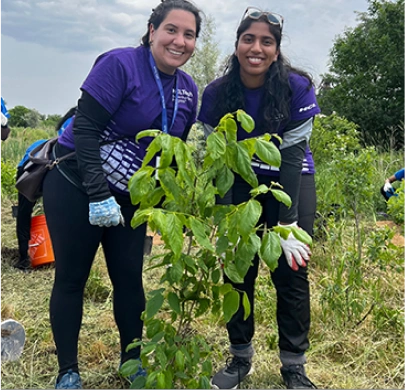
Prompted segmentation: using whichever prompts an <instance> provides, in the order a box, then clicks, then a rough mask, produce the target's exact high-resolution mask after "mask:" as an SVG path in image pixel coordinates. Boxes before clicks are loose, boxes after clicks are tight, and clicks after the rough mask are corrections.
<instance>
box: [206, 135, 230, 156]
mask: <svg viewBox="0 0 405 390" xmlns="http://www.w3.org/2000/svg"><path fill="white" fill-rule="evenodd" d="M225 151H226V141H225V137H224V135H223V134H222V133H217V132H213V133H211V134H210V135H209V136H208V138H207V153H209V154H210V156H211V158H212V159H213V160H217V159H219V158H220V157H222V156H223V155H224V154H225Z"/></svg>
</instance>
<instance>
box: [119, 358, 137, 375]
mask: <svg viewBox="0 0 405 390" xmlns="http://www.w3.org/2000/svg"><path fill="white" fill-rule="evenodd" d="M140 364H141V362H140V361H139V360H138V359H129V360H127V361H126V362H124V363H123V364H122V366H121V367H120V369H119V373H120V374H121V375H122V376H123V377H128V376H130V375H132V374H135V373H136V372H137V371H138V368H139V365H140Z"/></svg>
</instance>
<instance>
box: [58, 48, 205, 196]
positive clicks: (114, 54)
mask: <svg viewBox="0 0 405 390" xmlns="http://www.w3.org/2000/svg"><path fill="white" fill-rule="evenodd" d="M159 76H160V79H161V82H162V86H163V92H164V96H165V102H166V109H167V120H168V125H169V127H170V125H171V123H172V118H173V111H174V101H175V95H176V94H175V85H176V82H177V90H178V93H177V95H178V111H177V115H176V118H175V121H174V123H173V126H172V128H171V129H170V131H169V134H170V135H173V136H176V137H181V136H182V134H183V132H184V130H185V129H186V128H187V127H189V126H191V125H192V124H193V123H195V121H196V115H197V103H198V91H197V86H196V84H195V83H194V81H193V79H192V78H191V77H190V76H189V75H188V74H186V73H185V72H183V71H181V70H180V69H178V70H176V72H175V74H174V75H167V74H164V73H162V72H160V71H159ZM176 79H177V81H176ZM81 89H82V90H84V91H86V92H88V93H89V94H90V95H91V96H92V97H93V98H94V99H96V100H97V102H98V103H100V105H101V106H103V107H104V108H105V109H106V110H107V111H108V112H109V113H110V114H111V115H112V117H111V120H110V122H109V124H108V125H107V127H106V128H105V130H104V132H103V134H102V137H101V141H105V140H114V139H118V141H115V142H112V143H108V144H106V145H103V146H101V147H100V156H101V160H102V163H103V170H104V173H105V176H106V179H107V181H108V183H109V185H110V187H113V188H114V189H115V190H117V191H119V192H122V193H128V189H127V183H128V180H129V178H130V177H131V176H132V175H133V174H134V173H135V172H136V171H137V170H138V169H139V167H140V166H141V164H142V160H143V158H144V156H145V153H146V148H147V147H148V145H149V143H150V142H151V138H150V137H148V138H142V139H141V140H140V142H139V143H136V142H135V136H136V135H137V134H138V133H139V132H140V131H142V130H147V129H162V103H161V97H160V93H159V89H158V86H157V84H156V80H155V78H154V75H153V71H152V68H151V65H150V63H149V49H148V48H146V47H144V46H139V47H137V48H132V47H127V48H118V49H114V50H111V51H109V52H106V53H104V54H102V55H100V56H99V57H98V58H97V60H96V62H95V64H94V66H93V68H92V69H91V71H90V73H89V75H88V76H87V78H86V80H85V81H84V83H83V85H82V87H81ZM122 137H126V138H123V139H120V138H122ZM59 142H60V143H61V144H62V145H64V146H66V147H68V148H70V149H75V147H74V137H73V123H71V124H70V125H69V126H68V127H67V128H66V130H65V131H64V133H63V134H62V136H61V137H60V139H59Z"/></svg>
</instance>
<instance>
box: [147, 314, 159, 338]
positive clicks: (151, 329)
mask: <svg viewBox="0 0 405 390" xmlns="http://www.w3.org/2000/svg"><path fill="white" fill-rule="evenodd" d="M162 329H163V324H162V322H161V321H160V320H157V319H153V320H149V321H148V323H147V327H146V337H148V338H149V339H151V338H152V337H153V336H155V335H156V334H158V333H159V332H161V331H162Z"/></svg>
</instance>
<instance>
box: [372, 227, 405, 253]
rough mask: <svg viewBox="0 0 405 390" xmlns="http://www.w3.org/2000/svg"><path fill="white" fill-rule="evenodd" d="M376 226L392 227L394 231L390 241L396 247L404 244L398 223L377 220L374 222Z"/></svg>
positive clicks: (404, 238)
mask: <svg viewBox="0 0 405 390" xmlns="http://www.w3.org/2000/svg"><path fill="white" fill-rule="evenodd" d="M376 225H377V226H388V227H389V228H390V229H393V230H395V231H396V233H395V236H394V237H393V239H392V240H391V242H392V243H393V244H394V245H396V246H398V247H404V246H405V237H404V236H403V235H402V234H401V233H400V228H399V226H398V225H396V224H395V223H394V222H393V221H377V222H376Z"/></svg>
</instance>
